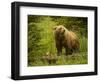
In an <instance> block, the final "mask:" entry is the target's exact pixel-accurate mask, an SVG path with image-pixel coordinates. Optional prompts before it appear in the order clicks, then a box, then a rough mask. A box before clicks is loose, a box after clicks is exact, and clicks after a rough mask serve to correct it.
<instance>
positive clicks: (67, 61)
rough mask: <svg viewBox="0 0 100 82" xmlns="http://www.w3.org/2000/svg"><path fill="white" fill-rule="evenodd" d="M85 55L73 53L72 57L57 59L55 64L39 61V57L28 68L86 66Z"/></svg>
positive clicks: (63, 56)
mask: <svg viewBox="0 0 100 82" xmlns="http://www.w3.org/2000/svg"><path fill="white" fill-rule="evenodd" d="M87 58H88V57H87V53H84V52H80V53H73V54H72V55H67V56H66V55H64V54H62V55H61V56H59V57H58V60H57V61H56V62H55V63H53V62H52V63H49V62H48V61H46V60H44V61H43V60H41V57H39V58H37V59H35V61H34V62H30V63H29V66H50V65H77V64H87V63H88V61H87V60H88V59H87Z"/></svg>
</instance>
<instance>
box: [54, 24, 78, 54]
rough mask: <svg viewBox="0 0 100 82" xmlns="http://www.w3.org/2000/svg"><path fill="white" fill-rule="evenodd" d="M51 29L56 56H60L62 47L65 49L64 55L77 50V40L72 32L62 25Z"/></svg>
mask: <svg viewBox="0 0 100 82" xmlns="http://www.w3.org/2000/svg"><path fill="white" fill-rule="evenodd" d="M53 29H54V36H55V44H56V48H57V54H58V55H60V54H62V48H63V47H64V48H65V51H66V55H67V54H72V53H73V51H74V50H78V49H79V39H78V37H77V35H76V34H75V33H74V32H72V31H69V30H68V29H67V28H65V27H64V26H63V25H59V26H56V27H54V28H53Z"/></svg>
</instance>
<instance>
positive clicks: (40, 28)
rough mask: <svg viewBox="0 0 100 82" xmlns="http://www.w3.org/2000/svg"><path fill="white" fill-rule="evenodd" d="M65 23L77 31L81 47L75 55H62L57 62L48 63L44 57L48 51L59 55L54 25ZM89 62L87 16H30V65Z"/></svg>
mask: <svg viewBox="0 0 100 82" xmlns="http://www.w3.org/2000/svg"><path fill="white" fill-rule="evenodd" d="M56 25H64V26H65V27H66V28H67V29H68V30H72V31H73V32H75V33H76V34H77V35H78V37H79V40H80V49H79V51H78V52H77V53H73V55H70V56H66V55H65V51H64V50H63V53H62V55H61V56H60V57H59V58H58V59H57V60H56V63H53V62H52V63H48V61H46V60H43V59H42V57H43V56H44V55H46V54H47V53H48V52H49V53H51V55H53V56H54V55H57V50H56V47H55V40H54V35H53V27H54V26H56ZM86 63H87V18H84V17H65V16H35V15H29V16H28V66H44V65H65V64H68V65H71V64H86Z"/></svg>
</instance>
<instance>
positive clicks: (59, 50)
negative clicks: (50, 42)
mask: <svg viewBox="0 0 100 82" xmlns="http://www.w3.org/2000/svg"><path fill="white" fill-rule="evenodd" d="M61 54H62V46H57V55H58V56H60V55H61Z"/></svg>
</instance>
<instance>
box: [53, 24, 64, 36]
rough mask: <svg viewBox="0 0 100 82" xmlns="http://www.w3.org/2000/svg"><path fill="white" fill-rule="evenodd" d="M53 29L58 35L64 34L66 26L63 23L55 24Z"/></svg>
mask: <svg viewBox="0 0 100 82" xmlns="http://www.w3.org/2000/svg"><path fill="white" fill-rule="evenodd" d="M53 30H54V33H55V34H56V35H63V34H64V32H65V30H66V28H65V27H64V26H63V25H59V26H55V27H54V28H53Z"/></svg>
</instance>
